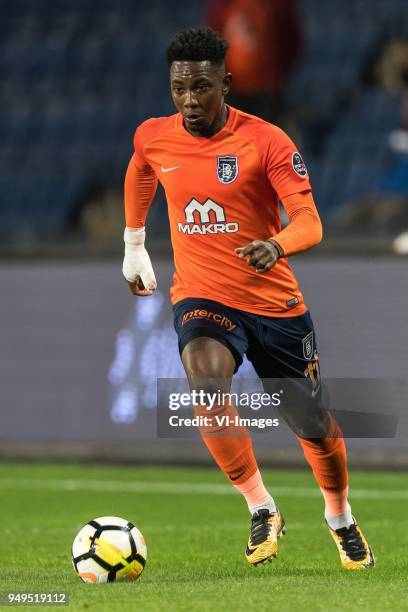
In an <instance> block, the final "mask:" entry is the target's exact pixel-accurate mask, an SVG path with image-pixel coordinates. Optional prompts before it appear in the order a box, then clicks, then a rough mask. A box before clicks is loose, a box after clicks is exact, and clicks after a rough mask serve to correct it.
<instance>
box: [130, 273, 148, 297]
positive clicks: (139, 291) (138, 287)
mask: <svg viewBox="0 0 408 612" xmlns="http://www.w3.org/2000/svg"><path fill="white" fill-rule="evenodd" d="M127 284H128V285H129V289H130V292H131V293H132V294H133V295H139V296H142V297H143V296H147V295H152V294H153V293H154V289H145V286H144V284H143V282H142V279H141V278H140V276H138V277H137V279H136V280H135V281H133V282H131V281H127Z"/></svg>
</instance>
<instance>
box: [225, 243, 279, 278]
mask: <svg viewBox="0 0 408 612" xmlns="http://www.w3.org/2000/svg"><path fill="white" fill-rule="evenodd" d="M235 252H236V254H237V255H238V256H239V257H240V258H241V259H243V258H245V257H248V259H247V265H248V266H252V267H254V268H255V271H256V272H260V273H263V272H268V270H270V269H271V268H273V266H274V265H275V264H276V262H277V261H278V259H279V258H280V257H282V255H283V253H282V252H281V249H280V247H278V245H277V243H275V242H272V241H271V240H253V241H252V242H250V243H249V244H247V245H245V246H243V247H238V248H237V249H235Z"/></svg>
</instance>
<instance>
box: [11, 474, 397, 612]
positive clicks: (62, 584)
mask: <svg viewBox="0 0 408 612" xmlns="http://www.w3.org/2000/svg"><path fill="white" fill-rule="evenodd" d="M264 479H265V482H266V484H267V485H269V487H270V490H271V492H272V493H274V494H275V497H276V499H277V501H278V503H279V505H280V508H281V510H282V512H283V514H284V516H285V519H286V522H287V534H286V536H285V537H284V538H282V539H281V540H280V549H279V556H278V558H277V559H275V560H274V561H273V563H271V564H268V565H265V566H260V567H257V568H253V567H250V566H248V565H247V563H246V561H245V560H244V556H243V553H244V548H245V544H246V540H247V536H248V528H249V514H248V511H247V509H246V506H245V504H244V502H243V500H242V499H241V498H240V497H239V495H237V494H236V493H235V492H233V491H232V490H231V487H230V486H229V485H228V483H227V482H226V480H225V478H224V477H223V475H222V474H221V473H218V471H217V470H216V468H214V469H199V468H197V469H182V468H180V469H177V468H141V467H134V468H132V467H105V466H87V465H83V466H66V465H59V466H53V465H10V464H0V491H1V516H2V525H1V538H0V563H1V571H0V591H3V592H4V591H25V592H29V591H31V592H32V591H35V592H40V591H42V592H44V591H54V592H55V591H66V592H68V594H69V598H70V602H69V606H68V607H67V608H64V609H68V610H70V611H74V610H97V611H106V612H108V611H109V612H110V611H116V610H118V611H119V610H120V611H121V612H124V611H132V610H140V611H145V610H146V611H148V610H152V611H154V612H156V611H157V612H159V611H162V610H163V611H175V612H179V611H180V612H181V611H187V610H188V611H191V610H197V611H207V610H208V611H210V610H211V611H213V610H219V609H222V610H226V611H228V612H229V611H232V610H233V611H234V612H236V611H238V610H245V611H251V610H254V611H255V610H256V611H263V610H291V611H293V610H295V611H296V610H302V612H303V611H304V610H313V611H314V610H325V611H327V610H339V611H342V612H343V611H345V610H359V611H360V612H361V611H365V610H370V611H371V610H381V611H383V610H393V611H395V610H408V603H407V602H408V598H407V575H408V555H407V550H408V529H407V522H406V521H407V516H408V486H407V485H408V475H407V474H405V473H374V472H371V473H370V472H368V473H362V472H352V474H351V487H352V492H353V491H354V496H353V493H352V495H351V502H352V507H353V511H354V513H355V515H356V517H357V519H358V521H359V523H360V525H361V526H362V528H363V530H364V532H365V535H366V536H367V539H368V540H369V542H370V544H371V545H372V547H373V550H374V553H375V555H376V559H377V566H376V567H375V568H374V569H373V570H370V571H366V572H350V571H349V572H346V571H344V570H342V569H341V567H340V563H339V558H338V553H337V550H336V548H335V545H334V542H333V541H332V540H331V538H330V535H329V533H328V531H327V529H326V527H325V525H324V523H323V520H322V511H323V506H322V501H321V499H320V496H319V495H320V494H319V491H318V490H317V488H316V486H315V484H314V481H313V479H312V477H311V475H310V474H309V473H308V472H307V471H282V470H276V471H275V470H265V471H264ZM101 515H118V516H122V517H124V518H126V519H128V520H131V521H133V522H134V523H135V524H136V525H137V526H138V527H139V528H140V530H141V531H142V532H143V534H144V535H145V538H146V540H147V545H148V561H147V565H146V569H145V571H144V573H143V575H142V576H141V578H140V579H139V580H138V581H137V582H134V583H128V584H120V583H113V584H107V585H87V584H84V583H82V582H81V581H80V580H79V578H77V577H76V576H75V573H74V571H73V568H72V566H71V561H70V548H71V543H72V540H73V538H74V536H75V534H76V532H77V531H78V529H79V528H80V527H81V526H82V525H83V524H84V523H86V522H87V521H88V520H90V519H91V518H95V517H97V516H101ZM25 608H30V609H32V608H33V606H25ZM37 608H38V606H37ZM8 609H10V608H8Z"/></svg>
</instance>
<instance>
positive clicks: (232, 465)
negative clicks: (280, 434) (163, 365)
mask: <svg viewBox="0 0 408 612" xmlns="http://www.w3.org/2000/svg"><path fill="white" fill-rule="evenodd" d="M196 414H197V415H200V416H202V415H203V416H207V417H211V418H212V424H211V425H208V426H202V427H199V430H200V434H201V437H202V439H203V442H204V444H205V445H206V446H207V448H208V450H209V451H210V453H211V455H212V456H213V458H214V460H215V462H216V463H217V465H218V466H219V468H220V469H221V470H222V471H223V472H224V474H225V475H226V477H227V478H228V479H229V480H230V481H231V483H233V484H240V483H242V482H245V481H246V480H248V478H250V477H251V476H252V475H253V474H254V473H255V472H256V470H257V469H258V465H257V463H256V459H255V455H254V451H253V449H252V441H251V438H250V436H249V433H248V430H247V429H246V428H245V427H241V426H239V425H235V424H234V418H235V416H237V415H238V412H237V410H236V408H235V406H231V405H225V406H223V405H219V406H214V407H213V408H212V409H211V410H210V411H208V410H207V409H206V408H205V406H199V407H198V408H197V409H196ZM216 416H217V417H224V416H225V417H226V420H224V422H223V423H222V424H220V425H218V423H217V422H216V421H215V417H216ZM228 422H229V423H231V424H228Z"/></svg>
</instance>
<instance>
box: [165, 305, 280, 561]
mask: <svg viewBox="0 0 408 612" xmlns="http://www.w3.org/2000/svg"><path fill="white" fill-rule="evenodd" d="M174 315H175V329H176V331H177V334H178V337H179V350H180V354H181V355H182V361H183V365H184V368H185V370H186V373H187V377H188V379H189V381H190V387H191V389H192V390H193V389H196V390H200V389H204V391H206V392H210V393H211V392H214V391H216V392H217V391H218V390H221V391H222V392H229V391H230V387H231V380H232V376H233V374H234V372H236V371H237V369H238V368H239V366H240V364H241V362H242V356H243V354H244V353H245V351H246V348H247V346H248V341H247V337H246V333H245V331H244V329H243V326H242V324H241V321H240V319H239V313H237V312H236V311H235V312H232V310H231V309H228V308H226V307H224V306H223V305H222V304H218V303H217V302H213V301H211V300H197V299H189V300H183V301H182V302H179V303H178V304H176V305H175V307H174ZM220 387H221V389H220ZM200 410H201V411H202V412H203V411H205V408H201V409H200ZM211 414H212V416H214V418H215V415H218V416H222V415H224V416H228V415H229V416H235V415H236V414H237V413H236V409H235V407H234V406H232V405H227V404H226V403H224V405H221V406H217V407H215V410H214V409H213V410H212V411H211ZM200 433H201V435H202V438H203V441H204V443H205V444H206V446H207V448H208V450H209V451H210V453H211V455H212V456H213V458H214V460H215V461H216V463H217V464H218V466H219V467H220V469H221V470H222V471H223V472H224V474H225V475H226V476H227V478H228V480H229V481H230V482H231V484H232V485H233V486H234V487H235V488H236V489H237V491H239V492H240V493H241V494H242V495H243V496H244V498H245V500H246V502H247V505H248V508H249V511H250V512H251V516H255V515H256V516H258V514H259V512H260V514H259V517H260V520H259V521H258V523H256V524H254V523H253V525H252V526H253V530H254V532H255V536H256V538H255V540H256V544H254V547H256V548H257V549H259V550H257V553H258V554H254V553H255V552H256V551H252V552H250V558H248V555H247V558H248V561H249V562H250V563H256V562H257V560H258V562H262V561H264V560H265V559H266V558H268V557H270V556H271V555H273V554H275V552H276V551H275V543H274V542H272V544H271V542H270V540H271V538H270V532H271V526H270V524H269V522H268V521H269V519H270V516H271V515H274V514H275V513H276V506H275V502H274V500H273V498H272V497H271V495H270V494H269V492H268V491H267V490H266V488H265V486H264V484H263V482H262V477H261V474H260V471H259V469H258V466H257V462H256V459H255V456H254V452H253V448H252V441H251V438H250V436H249V434H248V432H247V430H246V429H245V428H243V427H227V426H226V425H225V420H224V424H223V425H222V426H218V427H212V428H208V429H205V428H200ZM282 528H283V523H282V525H280V531H281V530H282ZM275 531H276V530H275ZM274 539H276V538H274ZM264 541H267V543H266V544H264ZM263 544H264V545H263ZM251 550H252V549H251Z"/></svg>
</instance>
